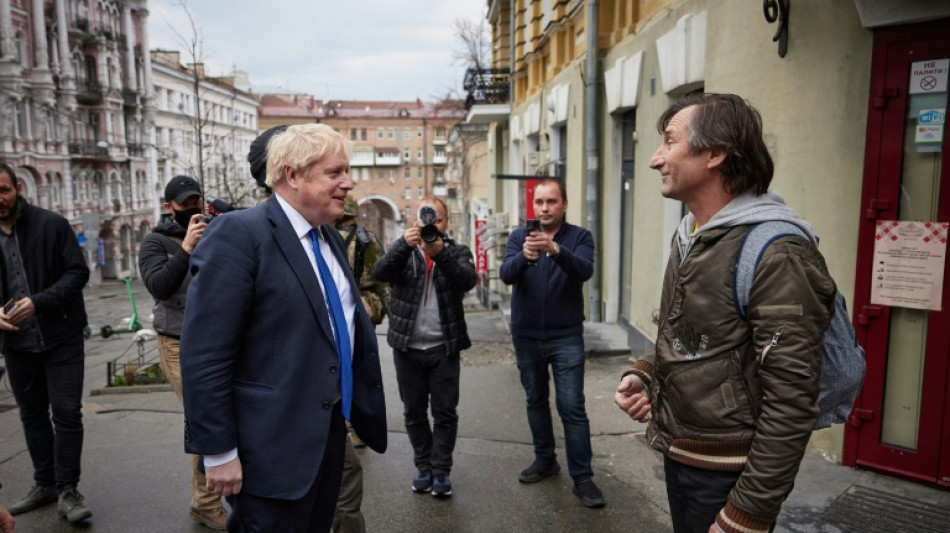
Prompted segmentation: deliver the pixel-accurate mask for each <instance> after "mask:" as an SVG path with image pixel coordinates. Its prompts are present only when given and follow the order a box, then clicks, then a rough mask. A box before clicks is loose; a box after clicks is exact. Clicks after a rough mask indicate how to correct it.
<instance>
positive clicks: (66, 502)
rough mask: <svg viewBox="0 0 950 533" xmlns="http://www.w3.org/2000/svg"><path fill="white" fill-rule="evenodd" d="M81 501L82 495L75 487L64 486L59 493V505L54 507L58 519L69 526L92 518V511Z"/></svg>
mask: <svg viewBox="0 0 950 533" xmlns="http://www.w3.org/2000/svg"><path fill="white" fill-rule="evenodd" d="M82 501H83V497H82V494H80V493H79V491H78V490H77V489H76V486H75V485H66V487H65V488H64V489H63V490H62V492H60V493H59V504H58V505H57V506H56V511H57V512H58V513H59V517H60V518H62V519H63V520H65V521H67V522H69V523H70V524H75V523H76V522H81V521H83V520H85V519H87V518H89V517H90V516H92V511H90V510H89V508H88V507H86V505H85V504H84V503H83V502H82Z"/></svg>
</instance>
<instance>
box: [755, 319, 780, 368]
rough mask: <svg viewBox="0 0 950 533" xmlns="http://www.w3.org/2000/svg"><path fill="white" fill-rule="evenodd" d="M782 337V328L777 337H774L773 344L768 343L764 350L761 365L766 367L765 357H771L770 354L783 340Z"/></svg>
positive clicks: (776, 334)
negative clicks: (780, 340)
mask: <svg viewBox="0 0 950 533" xmlns="http://www.w3.org/2000/svg"><path fill="white" fill-rule="evenodd" d="M781 336H782V328H779V329H778V331H776V332H775V335H772V342H770V343H768V344H767V345H766V346H765V348H764V349H763V350H762V357H761V358H760V359H759V364H760V365H765V357H766V356H767V355H769V352H770V351H771V350H772V348H774V347H776V346H778V340H779V338H781Z"/></svg>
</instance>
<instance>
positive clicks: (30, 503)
mask: <svg viewBox="0 0 950 533" xmlns="http://www.w3.org/2000/svg"><path fill="white" fill-rule="evenodd" d="M55 501H56V489H54V488H53V487H42V486H40V485H33V488H32V489H30V492H29V493H27V495H26V496H24V497H22V498H20V499H19V500H17V501H15V502H13V504H11V505H10V506H9V507H7V510H8V511H10V514H11V515H14V516H16V515H18V514H22V513H28V512H30V511H32V510H33V509H37V508H39V507H43V506H44V505H49V504H51V503H53V502H55Z"/></svg>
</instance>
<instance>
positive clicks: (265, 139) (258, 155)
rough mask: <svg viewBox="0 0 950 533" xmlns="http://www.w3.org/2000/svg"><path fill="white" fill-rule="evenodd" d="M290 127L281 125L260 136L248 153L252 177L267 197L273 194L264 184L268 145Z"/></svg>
mask: <svg viewBox="0 0 950 533" xmlns="http://www.w3.org/2000/svg"><path fill="white" fill-rule="evenodd" d="M289 127H290V126H289V125H288V124H281V125H280V126H274V127H273V128H271V129H269V130H267V131H265V132H264V133H262V134H260V135H258V136H257V138H256V139H254V141H253V142H251V149H250V150H249V151H248V152H247V162H248V163H250V164H251V176H253V177H254V181H256V182H257V185H258V186H260V187H263V188H264V192H265V193H266V194H267V196H270V192H271V191H270V187H268V186H267V185H266V184H265V183H264V182H265V180H267V143H269V142H270V139H271V137H273V136H274V135H276V134H278V133H280V132H282V131H284V130H286V129H287V128H289Z"/></svg>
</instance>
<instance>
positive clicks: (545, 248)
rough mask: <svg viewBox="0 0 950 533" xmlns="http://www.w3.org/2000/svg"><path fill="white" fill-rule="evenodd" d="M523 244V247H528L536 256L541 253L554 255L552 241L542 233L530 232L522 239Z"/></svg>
mask: <svg viewBox="0 0 950 533" xmlns="http://www.w3.org/2000/svg"><path fill="white" fill-rule="evenodd" d="M524 243H525V246H529V247H530V248H531V249H532V250H534V251H535V252H537V253H538V254H540V253H541V252H547V253H549V254H553V253H554V239H552V238H551V236H550V235H548V234H547V233H545V232H543V231H532V232H531V233H529V234H527V235H526V236H525V238H524Z"/></svg>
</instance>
